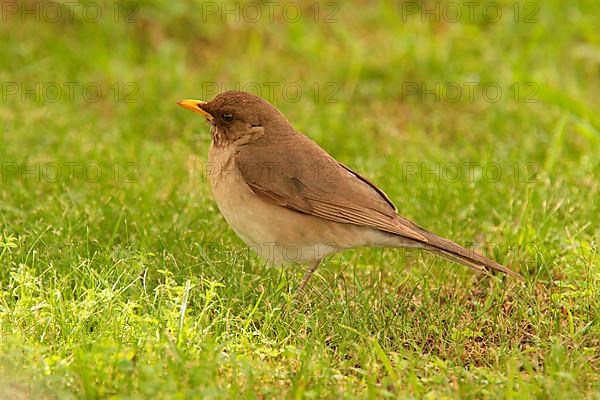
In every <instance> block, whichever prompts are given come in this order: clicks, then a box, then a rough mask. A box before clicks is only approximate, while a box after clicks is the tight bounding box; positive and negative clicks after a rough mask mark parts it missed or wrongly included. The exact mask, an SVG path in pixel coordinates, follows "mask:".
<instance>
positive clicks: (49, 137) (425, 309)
mask: <svg viewBox="0 0 600 400" xmlns="http://www.w3.org/2000/svg"><path fill="white" fill-rule="evenodd" d="M355 3H356V4H351V3H340V4H339V6H338V8H326V7H333V6H331V5H327V4H330V3H327V4H325V3H323V4H321V6H320V7H321V8H319V10H320V14H319V18H318V20H319V21H320V22H319V23H315V22H314V20H313V19H314V18H311V17H309V16H310V15H313V14H309V13H311V12H314V11H311V8H310V7H311V6H312V7H313V8H312V10H314V7H315V6H314V3H313V2H308V1H306V2H301V3H296V4H302V6H303V7H304V8H303V10H304V12H305V18H303V19H301V20H299V21H297V22H289V21H286V20H285V19H284V18H283V17H282V16H281V12H282V10H281V8H277V7H276V8H275V11H274V12H275V14H274V21H273V23H269V21H268V20H267V17H266V16H263V17H262V18H261V19H260V20H259V21H258V22H256V23H252V22H250V21H248V20H247V18H243V17H242V18H241V21H240V23H238V24H236V23H234V21H233V19H234V18H235V16H234V15H233V16H230V17H228V16H225V21H222V20H221V18H220V16H211V15H207V12H206V11H207V9H206V8H202V7H206V2H205V3H204V6H203V5H202V3H201V2H185V3H172V4H167V3H164V4H163V3H161V2H154V1H144V2H140V3H137V7H136V8H133V9H130V8H128V7H131V6H130V5H129V6H128V5H123V9H122V10H121V11H123V12H124V13H129V12H133V14H132V18H133V20H132V21H130V22H131V23H125V21H124V18H125V16H124V14H119V15H120V17H119V18H118V22H115V20H114V15H113V14H111V13H112V12H114V8H109V7H112V4H108V3H106V4H101V6H102V7H103V8H102V9H103V10H104V17H103V18H100V19H99V20H98V21H97V22H92V21H90V18H85V17H84V16H82V14H81V12H80V11H81V10H80V11H77V9H75V10H76V11H75V13H74V20H73V21H68V20H65V18H66V17H64V18H63V19H62V20H61V21H58V22H51V21H48V20H47V18H46V20H45V19H44V18H41V20H40V21H35V20H34V19H33V18H34V17H32V16H29V17H27V16H25V17H24V18H25V19H26V20H25V21H22V20H21V19H20V18H21V14H22V12H21V11H18V12H17V14H16V16H11V15H8V14H7V13H6V12H5V13H4V14H3V17H6V18H4V19H3V20H2V23H0V33H1V35H2V37H3V39H4V40H2V41H1V42H0V55H1V56H0V82H2V84H3V86H2V88H1V89H2V95H3V98H2V106H1V107H0V119H1V120H2V130H1V131H0V132H1V133H0V139H1V143H2V144H1V145H0V162H1V164H2V170H0V172H1V178H2V181H1V186H0V188H1V189H0V393H2V395H3V396H5V397H7V398H8V397H11V398H30V397H31V398H147V397H155V398H188V397H189V398H194V397H195V398H238V397H245V398H266V397H268V398H271V397H276V398H281V397H290V398H303V397H304V398H320V397H329V398H353V397H360V398H379V397H397V398H413V397H418V398H422V397H425V398H553V399H559V398H565V399H566V398H569V399H570V398H599V396H600V394H599V393H600V379H599V378H598V374H599V372H600V350H599V349H600V320H599V317H598V316H599V315H600V264H599V262H598V255H597V252H598V237H599V236H600V230H599V226H600V217H599V216H600V209H599V205H600V202H599V201H598V199H599V198H600V189H599V183H598V177H599V173H600V172H599V171H600V157H598V154H600V146H599V143H600V123H599V122H598V116H597V112H596V110H598V109H599V107H600V100H599V98H598V96H597V93H598V90H599V89H600V74H599V73H598V72H599V70H600V61H599V60H600V58H599V55H600V34H599V33H598V30H597V27H596V26H597V20H598V18H599V17H600V10H599V9H598V5H597V4H596V2H595V1H594V0H588V1H584V0H580V1H577V2H571V3H564V2H560V1H558V0H549V1H545V2H540V3H537V4H538V9H537V11H536V13H535V17H536V18H537V20H538V21H537V22H533V23H524V22H523V21H521V22H519V23H515V22H514V21H513V19H514V18H513V17H514V15H513V14H511V13H512V10H513V9H511V8H510V7H511V6H512V5H513V3H514V2H511V1H500V2H497V3H496V4H501V5H502V7H503V10H504V14H503V15H504V16H505V17H503V18H501V19H500V21H498V22H490V21H489V20H486V19H485V18H484V17H482V16H481V14H480V11H481V10H480V9H475V18H474V19H473V21H468V20H465V18H463V19H461V20H460V21H458V22H456V23H449V22H448V21H445V20H443V19H442V20H441V21H439V22H435V21H433V20H431V19H428V20H427V21H425V22H422V20H421V18H420V15H418V14H417V15H416V16H412V15H410V16H409V15H406V14H403V13H402V7H401V6H400V5H397V4H396V3H395V2H391V1H382V2H379V3H375V2H373V3H371V2H363V1H357V2H355ZM32 4H34V3H28V5H29V7H30V8H31V7H34V6H33V5H32ZM38 4H42V5H43V4H47V3H38ZM129 4H131V3H129ZM213 4H214V3H213ZM216 4H217V6H218V7H221V6H222V4H221V3H216ZM231 4H232V3H230V5H231ZM244 4H247V3H244ZM442 4H444V3H442ZM527 4H529V3H519V7H520V11H521V14H520V17H519V18H521V17H522V16H523V13H526V12H531V10H529V9H525V7H526V6H527ZM22 6H24V5H22ZM231 6H232V5H231ZM430 6H431V7H433V2H430ZM232 7H233V6H232ZM202 10H204V11H205V13H202V12H201V11H202ZM334 11H335V13H334V18H336V19H337V22H332V23H325V22H323V19H324V18H325V16H326V15H329V13H330V12H334ZM48 12H49V11H48ZM248 12H249V11H248ZM65 15H66V14H65ZM127 15H129V14H127ZM248 15H249V14H248ZM69 82H74V83H76V85H77V86H76V87H77V88H83V87H86V85H89V84H94V85H97V86H95V87H100V88H101V90H102V93H103V94H102V96H100V97H99V98H97V99H95V98H94V97H95V96H94V92H93V91H92V90H93V89H89V90H90V92H89V93H88V92H86V93H85V94H82V93H81V92H80V91H78V90H76V91H75V92H74V95H73V96H72V98H69V97H68V96H67V94H68V93H67V90H66V89H65V88H66V86H65V85H66V84H67V83H69ZM252 82H254V83H257V84H258V86H259V87H260V88H261V94H262V95H263V97H267V98H269V99H270V100H271V101H272V102H273V103H274V104H275V105H276V106H277V107H279V108H280V109H281V110H282V111H283V112H284V114H286V115H287V116H288V118H289V119H290V120H291V121H293V124H294V125H295V127H296V128H298V129H299V130H301V131H303V132H305V133H306V134H308V135H309V136H310V137H312V138H313V139H314V140H316V141H317V142H318V143H320V144H321V145H322V146H323V147H324V148H325V149H327V150H328V151H329V152H330V153H331V154H332V155H333V156H334V157H336V158H338V159H339V160H341V161H342V162H344V163H345V164H347V165H349V166H351V167H353V168H354V169H356V170H358V171H361V172H362V173H363V174H365V175H366V176H368V177H370V178H371V179H372V180H373V181H374V182H376V183H377V184H378V185H379V186H380V187H382V188H383V189H384V190H385V191H386V192H387V194H388V195H389V196H390V198H391V199H393V200H394V202H395V203H396V204H397V206H398V208H399V209H400V210H401V212H402V214H403V215H405V216H407V217H409V218H411V219H413V220H415V221H417V222H418V223H420V224H421V225H423V226H425V227H427V228H429V229H431V230H432V231H434V232H437V233H439V234H442V235H444V236H448V237H451V238H453V239H455V240H456V241H458V242H461V243H464V244H469V243H471V244H476V246H477V247H481V248H482V249H483V251H484V252H486V253H487V254H488V255H490V256H492V257H494V258H496V259H497V260H499V261H500V262H504V263H506V264H509V265H511V266H512V267H513V268H514V269H516V270H519V271H520V272H521V273H522V274H523V275H525V276H526V281H527V282H526V283H525V284H523V285H521V284H519V283H517V282H513V281H511V280H501V279H493V278H486V277H480V276H475V275H473V274H471V273H470V272H469V271H468V270H466V269H465V268H463V267H460V266H456V265H454V264H452V263H449V262H446V261H444V260H439V259H437V258H435V257H433V256H429V255H426V254H419V253H415V252H410V251H406V252H403V251H398V250H379V249H357V250H353V251H347V252H345V253H342V254H339V255H336V256H334V257H332V258H330V259H329V260H328V261H327V262H326V263H325V265H324V266H323V267H322V268H321V269H320V270H319V274H318V275H317V276H316V277H315V278H313V281H312V282H311V285H310V287H309V289H308V291H307V293H306V295H305V296H304V298H303V299H302V301H301V302H298V301H296V300H295V299H294V288H295V286H296V285H297V284H298V282H299V280H300V278H301V276H302V273H303V271H302V269H301V268H266V267H264V265H263V264H262V262H261V261H260V260H259V259H257V258H256V257H255V256H254V255H252V254H250V253H248V252H247V250H246V248H245V246H244V245H243V243H242V242H241V241H240V240H239V239H238V238H236V237H235V235H234V233H233V232H232V231H231V230H230V229H229V228H228V227H227V225H226V223H225V222H224V221H223V219H222V217H221V216H220V215H219V213H218V210H217V209H216V206H215V204H214V202H213V200H212V197H211V194H210V191H209V187H208V184H207V182H206V170H205V168H204V164H203V162H204V160H205V157H206V156H205V155H206V151H207V147H208V144H209V136H208V129H207V128H206V126H205V124H204V123H203V122H202V121H201V120H200V119H199V118H198V117H197V116H194V115H192V114H190V113H188V112H185V111H184V110H181V109H179V108H178V107H177V106H176V105H175V101H177V100H179V99H181V98H186V97H198V98H202V97H210V96H211V95H212V92H214V83H217V84H218V85H225V87H226V88H234V87H235V85H236V83H238V84H239V85H240V86H244V85H246V87H247V88H252V86H248V85H249V84H250V83H252ZM273 82H275V83H277V84H279V86H277V87H280V88H285V89H286V90H287V89H289V90H292V89H294V88H297V86H296V85H299V86H300V88H301V89H302V94H301V95H300V96H298V99H297V100H296V99H295V98H293V97H290V96H292V95H291V94H286V93H285V92H284V91H283V90H278V89H276V90H274V92H273V95H272V96H268V94H269V92H268V87H269V86H268V85H269V84H270V83H273ZM471 82H479V86H478V88H480V87H482V86H483V85H486V84H488V85H496V86H499V87H500V88H501V89H502V95H501V96H500V98H499V99H498V101H495V102H492V101H490V100H489V98H485V96H483V95H482V94H481V92H480V91H479V89H478V90H477V91H476V92H475V95H474V97H473V99H470V98H469V97H467V96H466V94H465V93H464V92H463V95H461V96H460V97H459V98H458V100H457V101H450V100H449V99H448V97H449V96H450V97H451V94H450V92H447V91H446V89H447V90H450V89H452V86H451V83H454V84H457V85H458V86H460V87H462V88H463V89H464V88H466V87H467V86H466V85H469V84H471ZM528 82H533V84H532V85H533V86H526V85H527V83H528ZM36 83H37V84H38V85H39V86H38V87H37V88H36V86H35V84H36ZM51 83H56V84H57V85H58V86H59V87H60V88H61V89H60V90H61V94H62V98H61V99H59V100H58V101H52V100H53V97H52V92H51V90H53V89H52V87H50V86H49V85H50V84H51ZM436 83H438V86H437V87H436ZM15 84H16V85H17V89H16V94H9V93H12V92H14V91H15V86H14V85H15ZM22 84H26V85H29V86H26V87H23V86H21V85H22ZM407 84H408V85H411V84H417V86H418V85H421V84H425V85H426V86H425V87H424V88H423V87H419V91H418V92H417V93H413V92H411V91H410V90H411V88H412V86H407ZM327 85H329V86H327ZM513 85H518V86H513ZM511 87H512V89H511ZM254 88H256V86H254ZM290 88H291V89H290ZM517 88H518V89H519V92H518V93H517ZM54 89H56V87H54ZM423 89H424V90H425V91H424V90H423ZM27 90H30V91H36V90H37V91H38V92H39V93H40V94H39V95H38V96H37V98H36V95H35V94H32V93H29V94H27V93H28V92H27ZM117 91H118V93H117ZM436 91H438V92H439V93H440V99H439V101H438V100H437V98H436V94H435V92H436ZM254 92H256V90H254ZM317 92H318V93H317ZM290 93H292V92H290ZM410 93H413V94H410ZM490 93H491V92H490ZM442 95H445V96H446V97H444V96H442ZM85 96H88V98H86V97H85ZM115 96H116V98H115ZM89 97H91V98H92V99H91V100H90V98H89ZM527 99H529V100H532V99H533V100H537V102H527V101H525V100H527ZM334 100H335V101H334ZM465 163H470V164H465ZM457 165H458V167H457ZM70 166H72V169H69V168H71V167H70ZM53 168H54V170H53ZM452 168H454V170H452ZM457 170H458V171H461V172H462V175H460V176H456V175H455V174H453V171H457ZM53 171H54V172H56V171H59V172H60V173H61V175H60V176H55V175H53ZM98 171H99V172H100V173H101V175H100V176H97V173H98ZM498 171H499V172H500V175H498V173H497V172H498Z"/></svg>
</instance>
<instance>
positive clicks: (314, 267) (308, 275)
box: [298, 258, 323, 294]
mask: <svg viewBox="0 0 600 400" xmlns="http://www.w3.org/2000/svg"><path fill="white" fill-rule="evenodd" d="M321 261H323V259H322V258H319V259H318V260H316V261H315V262H313V263H312V264H311V266H310V268H309V269H308V271H306V273H305V274H304V277H303V278H302V282H300V286H299V287H298V294H300V293H302V290H304V287H305V286H306V284H307V283H308V281H309V280H310V278H311V277H312V276H313V274H314V272H315V271H316V270H317V268H319V265H321Z"/></svg>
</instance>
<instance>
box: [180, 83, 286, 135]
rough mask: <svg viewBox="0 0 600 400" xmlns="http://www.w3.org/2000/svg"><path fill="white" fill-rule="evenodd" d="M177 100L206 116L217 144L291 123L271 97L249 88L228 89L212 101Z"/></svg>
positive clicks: (276, 130)
mask: <svg viewBox="0 0 600 400" xmlns="http://www.w3.org/2000/svg"><path fill="white" fill-rule="evenodd" d="M177 104H179V105H180V106H182V107H184V108H187V109H188V110H191V111H193V112H195V113H198V114H200V115H202V116H203V117H204V118H206V120H207V121H208V122H209V123H210V125H211V133H212V136H213V140H214V142H215V144H216V145H227V144H229V143H232V142H235V141H237V140H238V139H240V138H244V137H247V136H249V135H251V136H255V135H257V134H261V135H262V134H265V132H280V131H281V130H282V128H284V127H286V126H289V123H288V121H287V120H286V119H285V117H284V116H283V115H282V114H281V113H280V112H279V111H278V110H277V109H276V108H275V107H274V106H273V105H271V104H270V103H269V102H268V101H266V100H264V99H262V98H261V97H259V96H255V95H253V94H250V93H246V92H239V91H227V92H224V93H221V94H219V95H218V96H216V97H215V98H214V99H212V100H211V101H201V100H189V99H186V100H181V101H179V102H177ZM269 128H270V129H269ZM273 128H279V129H273Z"/></svg>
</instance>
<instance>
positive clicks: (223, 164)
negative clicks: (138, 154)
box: [209, 146, 397, 264]
mask: <svg viewBox="0 0 600 400" xmlns="http://www.w3.org/2000/svg"><path fill="white" fill-rule="evenodd" d="M234 154H235V150H234V146H228V147H226V148H223V149H221V148H214V147H211V149H210V152H209V163H210V165H211V168H210V170H211V174H210V175H209V180H210V183H211V187H212V191H213V195H214V198H215V201H216V203H217V206H218V207H219V211H220V212H221V214H222V215H223V217H224V218H225V220H226V221H227V223H228V224H229V225H230V226H231V227H232V228H233V230H234V231H235V232H236V234H237V235H238V236H239V237H240V238H241V239H242V240H243V241H244V242H245V243H246V244H247V245H248V246H249V247H250V248H251V249H252V250H253V251H255V252H256V253H257V254H258V255H259V256H260V257H261V258H263V259H265V260H268V261H269V262H271V263H273V264H289V263H310V262H316V261H319V260H321V259H322V258H323V257H325V256H327V255H328V254H331V253H335V252H338V251H341V250H343V249H347V248H352V247H359V246H392V247H396V246H397V244H396V242H397V237H396V236H395V235H389V234H386V233H382V232H380V231H378V230H374V229H371V228H366V227H361V226H357V225H350V224H342V223H337V222H333V221H326V220H324V219H321V218H318V217H313V216H310V215H306V214H302V213H299V212H295V211H292V210H289V209H287V208H285V207H282V206H279V205H276V204H273V203H270V202H267V201H264V200H262V199H261V198H260V197H259V196H257V195H256V194H254V193H253V192H252V191H251V190H250V188H249V187H248V186H247V185H246V183H245V182H244V181H243V179H242V177H241V175H240V174H239V172H237V169H236V167H235V165H234V160H233V158H232V156H233V155H234Z"/></svg>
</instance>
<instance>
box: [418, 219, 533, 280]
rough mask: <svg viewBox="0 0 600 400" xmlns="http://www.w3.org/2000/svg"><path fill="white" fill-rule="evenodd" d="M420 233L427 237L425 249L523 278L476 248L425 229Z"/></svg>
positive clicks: (473, 266) (475, 267) (482, 269)
mask: <svg viewBox="0 0 600 400" xmlns="http://www.w3.org/2000/svg"><path fill="white" fill-rule="evenodd" d="M420 233H422V234H423V236H425V237H426V238H427V243H426V244H423V246H422V247H423V248H424V249H425V250H428V251H430V252H432V253H435V254H437V255H439V256H441V257H443V258H446V259H448V260H451V261H454V262H457V263H459V264H462V265H465V266H467V267H469V268H471V269H473V270H475V271H478V272H484V273H490V272H491V271H493V270H496V271H501V272H504V273H505V274H507V275H510V276H513V277H515V278H519V279H523V277H522V276H521V275H520V274H518V273H516V272H515V271H513V270H511V269H509V268H507V267H505V266H504V265H501V264H499V263H497V262H496V261H494V260H490V259H489V258H487V257H484V256H482V255H481V254H479V253H476V252H475V251H474V250H468V249H466V248H464V247H462V246H460V245H459V244H456V243H454V242H453V241H451V240H448V239H444V238H442V237H440V236H437V235H435V234H433V233H431V232H427V231H425V230H423V231H422V232H420Z"/></svg>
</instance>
